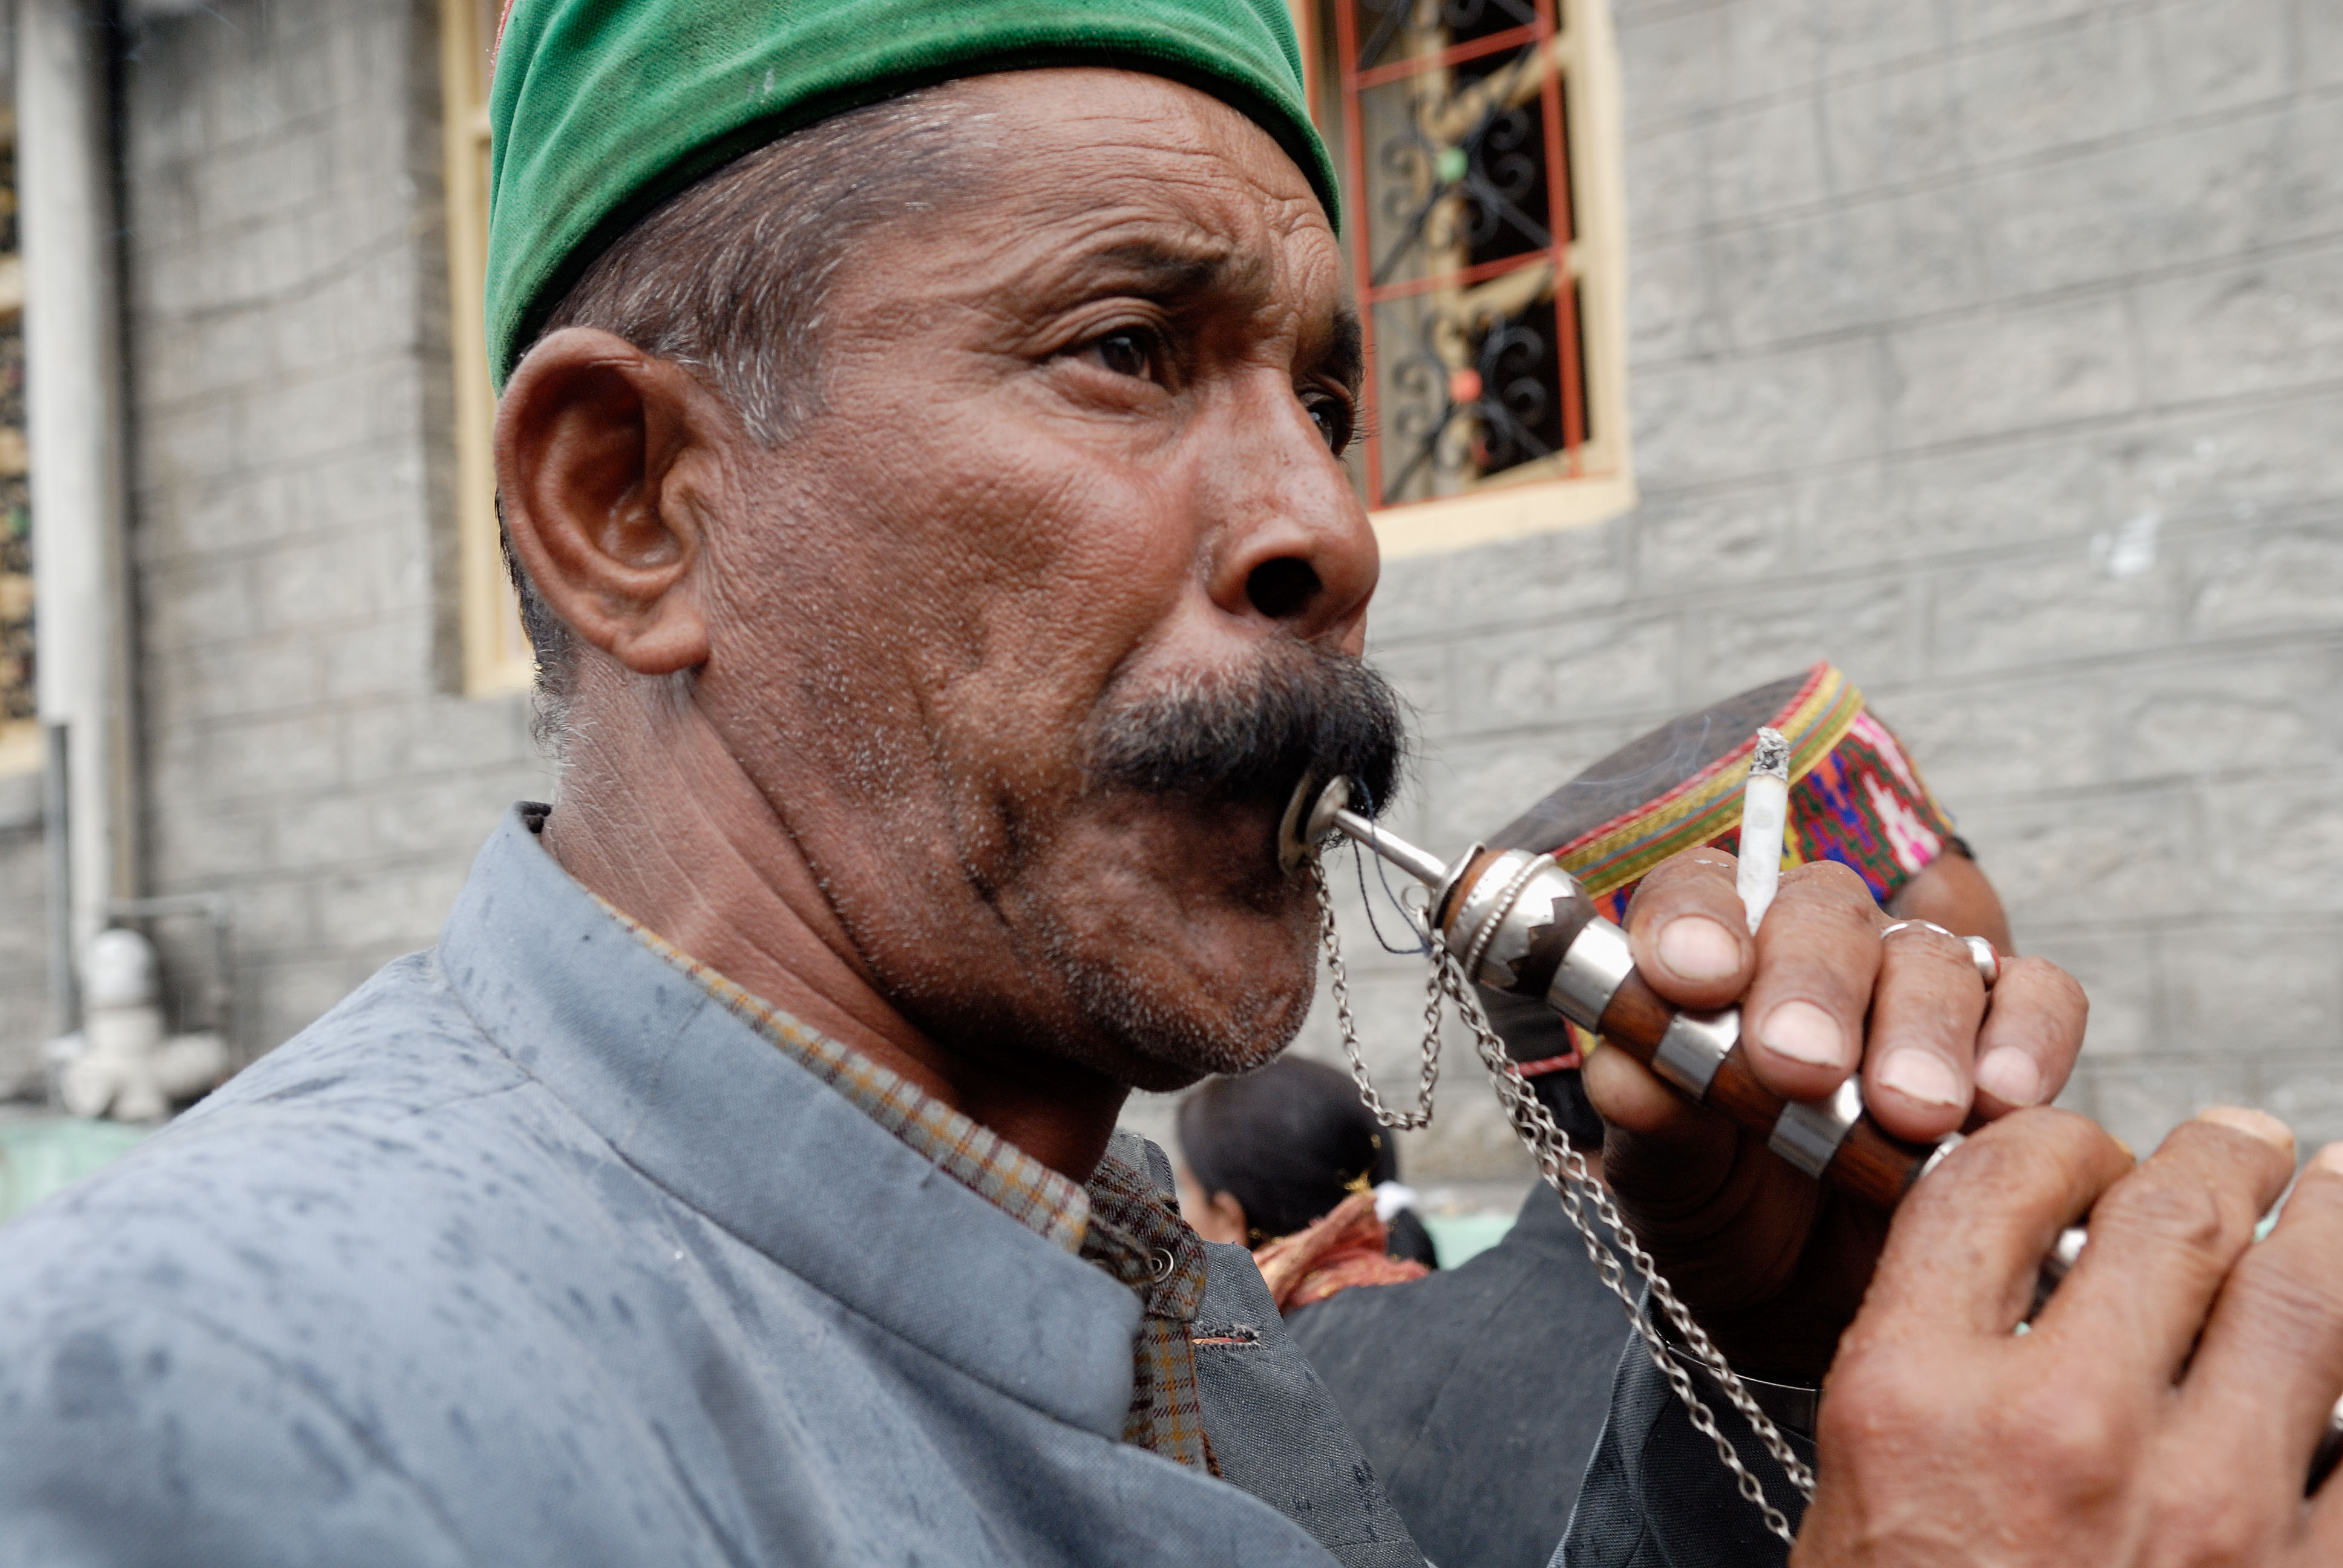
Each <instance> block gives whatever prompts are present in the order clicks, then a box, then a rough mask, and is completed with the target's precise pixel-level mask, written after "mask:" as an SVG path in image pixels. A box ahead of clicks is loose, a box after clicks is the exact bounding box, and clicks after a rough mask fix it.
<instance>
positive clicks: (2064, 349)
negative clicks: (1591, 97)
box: [1308, 0, 2343, 1178]
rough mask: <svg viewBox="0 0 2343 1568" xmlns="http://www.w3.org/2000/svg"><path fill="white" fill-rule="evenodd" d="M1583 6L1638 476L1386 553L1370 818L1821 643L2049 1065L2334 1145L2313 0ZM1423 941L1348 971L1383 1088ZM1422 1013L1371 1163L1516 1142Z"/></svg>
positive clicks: (2323, 157) (1414, 1004) (2339, 254)
mask: <svg viewBox="0 0 2343 1568" xmlns="http://www.w3.org/2000/svg"><path fill="white" fill-rule="evenodd" d="M1616 15H1617V21H1618V28H1619V41H1620V48H1621V52H1622V56H1623V62H1624V73H1625V84H1624V87H1625V93H1624V100H1625V114H1626V122H1627V126H1626V143H1625V158H1626V177H1627V192H1628V201H1629V207H1630V234H1631V240H1632V246H1631V248H1632V261H1631V266H1632V274H1631V276H1632V278H1633V284H1632V289H1631V296H1632V307H1631V315H1632V324H1631V331H1632V342H1633V347H1632V352H1631V362H1632V367H1633V387H1632V397H1633V408H1634V437H1635V447H1636V469H1637V474H1638V477H1639V479H1640V482H1641V487H1642V492H1643V502H1642V505H1641V506H1640V507H1639V508H1638V509H1637V510H1636V511H1635V512H1634V514H1632V515H1631V516H1629V517H1626V518H1622V519H1620V520H1618V521H1617V522H1614V523H1612V524H1610V525H1608V526H1605V527H1601V528H1590V529H1585V530H1582V531H1578V532H1572V533H1563V534H1555V535H1552V536H1549V537H1546V538H1539V539H1535V540H1533V541H1530V542H1527V543H1522V544H1511V545H1503V546H1498V547H1493V548H1484V549H1479V550H1474V551H1471V552H1467V553H1462V554H1457V555H1453V556H1448V557H1445V558H1433V559H1428V560H1405V561H1397V562H1393V563H1391V564H1390V565H1389V566H1388V567H1387V568H1386V571H1385V574H1384V582H1383V589H1382V592H1381V594H1380V595H1379V597H1378V599H1377V606H1376V611H1375V618H1374V627H1373V638H1374V648H1375V652H1376V654H1377V656H1378V657H1379V658H1381V659H1382V660H1383V662H1384V664H1385V665H1386V666H1387V667H1388V668H1390V669H1391V670H1392V671H1393V672H1394V673H1395V674H1396V675H1398V676H1399V677H1401V678H1403V682H1404V685H1405V687H1406V689H1407V691H1408V692H1409V694H1410V695H1411V697H1412V698H1413V700H1414V702H1415V704H1416V705H1417V708H1418V709H1419V711H1420V713H1421V715H1422V719H1423V732H1424V738H1425V742H1426V745H1425V752H1426V756H1425V762H1424V766H1423V769H1421V771H1420V774H1419V779H1420V788H1419V789H1418V791H1417V792H1416V794H1415V795H1414V797H1413V799H1411V800H1409V801H1408V802H1407V804H1406V807H1405V809H1404V810H1403V813H1402V819H1403V821H1404V824H1405V827H1406V829H1412V830H1413V832H1415V833H1417V834H1420V835H1421V836H1422V838H1423V840H1424V841H1425V842H1427V843H1428V844H1429V845H1431V846H1433V847H1436V848H1438V849H1441V850H1442V851H1443V852H1444V853H1453V851H1454V850H1455V849H1458V848H1460V847H1461V846H1462V845H1463V843H1464V842H1466V841H1467V840H1469V839H1471V838H1472V837H1473V835H1474V834H1475V833H1477V832H1484V831H1486V830H1488V829H1493V828H1494V827H1496V826H1498V825H1500V824H1502V823H1503V822H1504V821H1505V820H1506V819H1509V818H1511V817H1512V816H1513V815H1514V814H1515V813H1516V812H1517V811H1518V810H1519V809H1522V808H1523V806H1525V805H1527V804H1528V803H1529V802H1530V801H1531V800H1533V799H1535V798H1536V797H1537V796H1539V795H1540V794H1542V793H1544V790H1545V789H1548V788H1550V787H1551V786H1552V785H1554V783H1556V782H1559V781H1560V780H1561V779H1564V778H1565V777H1567V776H1568V775H1569V774H1570V773H1572V772H1574V771H1575V770H1576V769H1578V768H1580V767H1582V766H1584V764H1585V763H1587V762H1589V761H1592V760H1593V759H1595V758H1597V757H1599V756H1601V755H1602V754H1603V753H1604V752H1605V751H1607V750H1608V749H1611V748H1612V747H1614V746H1615V745H1617V744H1618V743H1620V742H1622V741H1624V740H1625V739H1629V738H1631V737H1632V736H1634V735H1635V734H1637V733H1640V732H1641V731H1642V730H1643V729H1646V728H1648V727H1650V726H1651V725H1653V724H1654V723H1656V722H1658V721H1659V720H1660V719H1664V718H1665V717H1667V716H1668V715H1670V714H1671V713H1674V712H1676V711H1680V710H1682V709H1686V708H1689V707H1692V706H1694V705H1698V704H1702V703H1705V702H1708V701H1711V700H1714V699H1717V698H1719V697H1723V696H1725V695H1727V694H1729V693H1731V692H1734V691H1736V690H1740V689H1745V688H1746V687H1748V686H1751V685H1754V684H1756V683H1757V682H1758V681H1760V680H1762V679H1765V678H1769V677H1772V676H1775V675H1777V674H1782V673H1786V672H1788V671H1791V670H1794V669H1796V668H1800V667H1802V666H1803V665H1805V664H1806V663H1807V662H1809V661H1811V660H1813V659H1815V658H1830V659H1833V660H1835V661H1836V662H1837V663H1838V664H1839V665H1841V666H1842V667H1843V668H1845V669H1847V670H1848V671H1849V672H1850V673H1851V674H1852V675H1853V676H1854V678H1855V680H1856V682H1857V683H1858V684H1859V685H1861V686H1862V687H1863V688H1864V689H1865V692H1866V693H1867V694H1869V695H1870V697H1871V698H1872V699H1874V702H1875V708H1876V709H1878V710H1879V711H1880V712H1881V713H1882V714H1883V715H1884V716H1885V718H1886V719H1887V720H1888V721H1889V723H1891V724H1892V725H1893V726H1894V727H1895V728H1896V729H1897V730H1898V732H1899V733H1900V734H1901V735H1902V736H1903V737H1904V738H1905V739H1906V741H1908V742H1909V745H1910V748H1911V750H1912V751H1913V753H1914V754H1915V755H1916V757H1917V759H1919V761H1920V763H1921V766H1922V767H1923V769H1925V771H1926V774H1927V776H1928V778H1929V779H1930V782H1931V783H1932V784H1933V785H1934V786H1935V788H1936V791H1937V793H1938V794H1939V795H1940V796H1941V797H1942V798H1943V799H1944V800H1945V801H1946V803H1947V805H1949V807H1950V808H1951V809H1952V810H1953V811H1954V813H1955V814H1956V817H1957V818H1958V819H1959V823H1960V826H1961V828H1962V830H1963V831H1964V833H1966V835H1967V836H1968V837H1969V838H1970V839H1972V840H1973V841H1974V842H1975V844H1976V849H1977V851H1978V854H1979V857H1980V859H1981V860H1982V862H1983V865H1984V867H1985V869H1986V871H1987V872H1988V873H1989V874H1990V875H1991V876H1992V878H1993V879H1994V880H1995V882H1996V884H1997V886H1998V887H1999V888H2000V890H2001V891H2002V894H2003V897H2004V898H2005V900H2006V901H2007V904H2008V906H2009V910H2010V914H2011V919H2012V921H2013V923H2014V926H2015V929H2016V937H2017V940H2018V942H2019V945H2020V946H2021V947H2022V948H2023V949H2025V950H2028V951H2032V952H2037V953H2041V954H2044V955H2046V956H2048V957H2050V958H2052V959H2055V960H2057V961H2058V962H2060V963H2062V964H2064V965H2066V967H2067V968H2069V969H2070V970H2073V971H2074V972H2075V973H2076V974H2077V976H2078V977H2080V978H2081V979H2082V980H2083V981H2084V982H2085V983H2086V985H2087V987H2088V988H2089V990H2090V992H2091V996H2092V1003H2093V1010H2092V1017H2091V1024H2090V1032H2089V1037H2088V1041H2087V1047H2086V1050H2085V1055H2084V1060H2083V1063H2082V1066H2081V1070H2080V1071H2079V1072H2078V1074H2077V1079H2076V1081H2075V1084H2074V1086H2073V1088H2072V1089H2071V1090H2070V1091H2069V1092H2068V1094H2067V1096H2066V1102H2067V1103H2069V1104H2072V1105H2074V1106H2076V1107H2077V1108H2079V1109H2081V1110H2083V1111H2087V1112H2090V1113H2092V1114H2094V1115H2097V1117H2099V1118H2100V1119H2101V1120H2102V1121H2105V1122H2106V1123H2107V1125H2108V1126H2109V1127H2111V1128H2113V1129H2114V1130H2115V1131H2117V1132H2118V1133H2119V1134H2121V1135H2122V1136H2124V1137H2126V1138H2127V1139H2129V1140H2131V1141H2133V1142H2134V1144H2135V1145H2136V1146H2137V1147H2141V1148H2143V1149H2145V1148H2147V1147H2148V1146H2150V1145H2152V1144H2153V1143H2154V1141H2156V1140H2157V1138H2158V1137H2159V1136H2160V1135H2161V1134H2162V1133H2163V1131H2166V1130H2167V1128H2169V1127H2170V1126H2171V1125H2172V1124H2173V1123H2174V1122H2176V1121H2178V1120H2180V1119H2182V1118H2185V1117H2186V1116H2187V1115H2188V1114H2190V1113H2191V1112H2192V1111H2195V1110H2196V1109H2197V1108H2198V1107H2200V1106H2202V1105H2205V1104H2207V1103H2208V1102H2211V1101H2241V1102H2245V1103H2249V1104H2259V1105H2265V1106H2268V1108H2270V1109H2271V1110H2273V1111H2277V1112H2278V1113H2279V1114H2281V1115H2284V1116H2286V1117H2288V1118H2289V1119H2290V1120H2292V1121H2295V1122H2296V1123H2297V1125H2298V1128H2299V1130H2300V1131H2301V1132H2302V1133H2303V1135H2304V1137H2305V1140H2306V1148H2308V1147H2315V1143H2313V1142H2311V1141H2312V1140H2317V1139H2328V1138H2336V1137H2343V1052H2338V1047H2343V940H2338V938H2343V783H2338V776H2337V769H2338V764H2343V698H2338V683H2343V157H2338V154H2337V149H2338V148H2343V5H2336V4H2335V3H2334V0H2125V3H2111V0H1618V3H1617V12H1616ZM1355 902H1356V900H1355V898H1354V897H1353V899H1351V900H1349V904H1350V905H1351V906H1355ZM1344 918H1345V929H1346V930H1347V931H1348V932H1349V933H1350V938H1351V942H1352V945H1353V950H1356V949H1357V948H1359V947H1361V946H1362V945H1365V944H1366V943H1367V941H1368V938H1367V933H1366V929H1365V926H1364V924H1363V921H1361V920H1358V919H1357V918H1356V915H1355V910H1354V908H1346V912H1345V917H1344ZM1362 968H1363V969H1367V968H1368V966H1365V965H1362ZM1420 973H1421V971H1420V969H1418V968H1417V967H1415V966H1413V965H1411V964H1406V963H1403V962H1400V961H1398V960H1385V961H1383V962H1379V963H1376V964H1374V965H1373V966H1372V969H1371V970H1369V972H1368V973H1366V974H1363V976H1362V984H1361V986H1360V990H1361V991H1362V993H1363V997H1364V998H1365V999H1366V1000H1364V1001H1363V1005H1362V1007H1361V1014H1362V1017H1363V1019H1366V1020H1368V1024H1369V1027H1370V1028H1371V1030H1372V1031H1373V1036H1374V1040H1375V1045H1376V1050H1375V1053H1374V1055H1375V1060H1376V1065H1377V1068H1378V1076H1379V1078H1380V1079H1381V1081H1383V1083H1384V1085H1385V1087H1386V1092H1391V1091H1395V1090H1397V1089H1400V1088H1403V1087H1404V1086H1405V1085H1406V1084H1407V1083H1408V1082H1409V1081H1410V1079H1411V1073H1410V1070H1409V1069H1408V1066H1407V1058H1408V1055H1409V1052H1410V1051H1411V1050H1412V1049H1413V1047H1412V1039H1411V1037H1412V1036H1413V1033H1414V1032H1415V1030H1416V1024H1415V1018H1414V1015H1415V1013H1416V1011H1417V1010H1418V995H1419V992H1418V988H1419V987H1420V984H1421V981H1420V979H1419V976H1420ZM1325 1013H1326V1010H1325V1009H1324V1008H1320V1009H1319V1010H1318V1011H1317V1013H1316V1014H1315V1015H1313V1017H1312V1021H1311V1024H1310V1025H1309V1028H1308V1049H1310V1050H1312V1051H1314V1052H1319V1053H1323V1052H1324V1051H1326V1050H1328V1048H1329V1045H1330V1036H1331V1030H1330V1026H1329V1024H1328V1020H1327V1019H1326V1017H1325ZM1452 1049H1456V1050H1457V1054H1456V1055H1455V1056H1454V1057H1453V1058H1452V1066H1451V1069H1450V1072H1449V1075H1448V1078H1447V1079H1446V1081H1445V1082H1444V1083H1443V1095H1442V1100H1443V1105H1442V1121H1441V1122H1439V1123H1435V1127H1434V1129H1433V1131H1432V1132H1431V1133H1430V1134H1428V1135H1423V1136H1420V1137H1417V1138H1413V1139H1411V1140H1410V1141H1409V1145H1410V1147H1409V1158H1410V1160H1411V1161H1413V1164H1412V1167H1411V1172H1410V1173H1411V1174H1412V1175H1418V1176H1431V1177H1450V1176H1453V1177H1458V1178H1463V1177H1470V1176H1482V1175H1493V1174H1495V1173H1496V1172H1497V1171H1500V1170H1509V1171H1513V1172H1514V1173H1515V1174H1516V1175H1522V1174H1525V1173H1526V1166H1525V1165H1523V1164H1521V1163H1519V1162H1517V1161H1513V1160H1512V1158H1511V1155H1510V1152H1509V1151H1506V1150H1505V1149H1504V1147H1503V1138H1504V1134H1503V1130H1502V1128H1500V1127H1499V1126H1498V1125H1497V1124H1496V1123H1495V1122H1494V1121H1493V1107H1491V1106H1490V1104H1489V1097H1488V1093H1487V1091H1486V1089H1485V1087H1484V1086H1483V1083H1482V1082H1481V1075H1480V1072H1479V1070H1478V1068H1477V1067H1476V1066H1474V1065H1473V1064H1472V1062H1471V1060H1470V1057H1469V1055H1467V1054H1465V1053H1464V1052H1463V1051H1462V1050H1461V1049H1459V1048H1455V1047H1452ZM1452 1112H1453V1114H1452Z"/></svg>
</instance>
